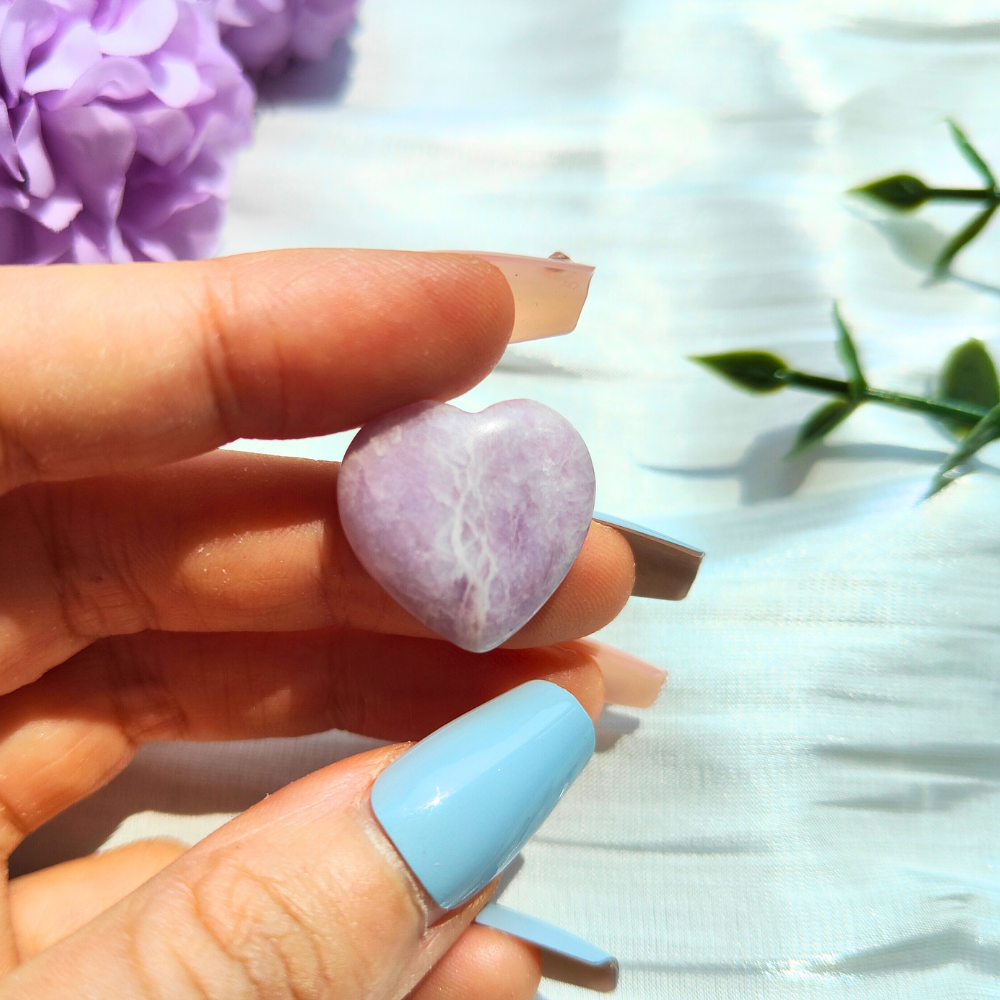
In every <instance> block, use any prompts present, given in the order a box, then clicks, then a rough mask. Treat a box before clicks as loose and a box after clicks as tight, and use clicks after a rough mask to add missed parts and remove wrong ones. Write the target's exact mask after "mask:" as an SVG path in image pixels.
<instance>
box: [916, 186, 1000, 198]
mask: <svg viewBox="0 0 1000 1000" xmlns="http://www.w3.org/2000/svg"><path fill="white" fill-rule="evenodd" d="M927 197H928V198H929V199H934V200H936V201H996V200H997V192H996V191H995V190H994V189H993V188H929V189H928V191H927Z"/></svg>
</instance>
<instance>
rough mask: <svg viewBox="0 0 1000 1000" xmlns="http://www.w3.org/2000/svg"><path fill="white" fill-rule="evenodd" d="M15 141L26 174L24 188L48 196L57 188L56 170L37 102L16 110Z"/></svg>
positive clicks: (36, 195) (29, 192)
mask: <svg viewBox="0 0 1000 1000" xmlns="http://www.w3.org/2000/svg"><path fill="white" fill-rule="evenodd" d="M15 121H16V125H15V132H14V141H15V142H16V143H17V153H18V156H19V157H20V158H21V168H22V169H23V170H24V172H25V174H27V183H26V185H25V190H26V191H27V192H28V194H30V195H31V196H32V197H34V198H48V196H49V195H50V194H52V192H53V191H55V189H56V179H55V174H53V172H52V164H51V162H50V161H49V154H48V151H47V150H46V148H45V143H44V142H42V121H41V115H40V114H39V111H38V104H37V103H36V102H35V101H30V102H28V103H27V104H22V105H21V106H20V107H19V108H17V110H16V114H15Z"/></svg>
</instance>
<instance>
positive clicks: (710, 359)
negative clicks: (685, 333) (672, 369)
mask: <svg viewBox="0 0 1000 1000" xmlns="http://www.w3.org/2000/svg"><path fill="white" fill-rule="evenodd" d="M691 360H692V361H697V362H698V364H700V365H704V366H705V367H706V368H707V369H708V370H709V371H711V372H714V373H715V374H716V375H719V376H721V377H722V378H724V379H726V380H727V381H728V382H732V383H733V384H734V385H738V386H739V387H740V388H741V389H747V390H748V391H749V392H776V391H777V390H778V389H784V387H785V383H784V382H783V381H782V380H781V379H780V378H779V377H778V372H781V371H784V370H785V369H787V368H788V365H787V364H786V363H785V362H784V361H782V360H781V358H779V357H776V356H775V355H774V354H768V353H767V352H766V351H731V352H729V353H728V354H703V355H701V356H699V357H692V358H691Z"/></svg>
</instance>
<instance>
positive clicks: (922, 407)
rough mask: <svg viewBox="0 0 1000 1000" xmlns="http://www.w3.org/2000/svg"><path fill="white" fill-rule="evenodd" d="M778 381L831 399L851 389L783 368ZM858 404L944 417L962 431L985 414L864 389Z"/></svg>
mask: <svg viewBox="0 0 1000 1000" xmlns="http://www.w3.org/2000/svg"><path fill="white" fill-rule="evenodd" d="M776 375H777V378H779V379H781V381H782V382H786V383H787V384H788V385H794V386H795V387H796V388H798V389H806V390H808V391H810V392H822V393H826V394H827V395H832V396H843V397H844V399H848V398H849V397H850V386H849V385H848V384H847V382H844V381H842V380H841V379H836V378H825V377H824V376H822V375H809V374H807V373H806V372H797V371H792V370H791V369H789V368H785V369H783V370H782V371H779V372H777V373H776ZM858 402H861V403H881V404H882V405H883V406H895V407H897V408H898V409H902V410H918V411H919V412H921V413H929V414H930V415H931V416H934V417H944V418H946V419H948V420H954V421H955V422H956V423H960V424H962V425H964V426H965V427H974V426H975V425H976V424H978V423H979V421H980V420H982V419H983V417H985V416H986V414H987V412H988V411H987V410H986V409H984V408H983V407H981V406H972V405H971V404H969V403H959V402H956V401H954V400H951V401H948V402H945V401H944V400H937V399H924V397H923V396H911V395H909V394H908V393H905V392H893V391H892V390H890V389H873V388H871V387H870V386H869V387H867V388H866V389H865V390H864V392H863V394H862V395H861V397H860V399H859V400H858Z"/></svg>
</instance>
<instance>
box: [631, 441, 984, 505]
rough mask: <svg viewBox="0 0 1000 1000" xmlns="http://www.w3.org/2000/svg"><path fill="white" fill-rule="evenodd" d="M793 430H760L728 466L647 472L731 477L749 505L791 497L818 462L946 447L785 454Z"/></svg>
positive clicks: (886, 457)
mask: <svg viewBox="0 0 1000 1000" xmlns="http://www.w3.org/2000/svg"><path fill="white" fill-rule="evenodd" d="M797 435H798V428H797V427H795V426H788V427H781V428H778V429H777V430H771V431H764V432H763V433H761V434H759V435H758V436H757V437H756V438H754V440H753V441H752V442H751V443H750V445H749V447H748V448H747V450H746V451H745V452H744V453H743V456H742V458H740V460H739V461H738V462H734V463H733V464H732V465H719V466H693V467H683V466H668V465H644V466H643V468H646V469H649V470H650V471H651V472H662V473H664V474H665V475H671V476H682V477H685V478H692V479H736V480H738V481H739V484H740V504H741V505H743V506H751V505H753V504H757V503H763V502H765V501H768V500H778V499H781V498H783V497H788V496H792V494H794V493H795V491H796V490H798V488H799V487H800V486H801V485H802V484H803V483H804V482H805V480H806V477H807V476H808V475H809V472H810V471H811V470H812V468H813V466H814V465H816V463H817V462H823V461H833V462H836V461H852V462H885V461H892V462H910V463H912V464H914V465H928V466H934V467H936V466H938V465H940V464H941V463H942V462H943V461H944V460H945V458H946V457H947V454H948V453H947V452H946V451H943V450H942V451H938V450H937V449H933V448H908V447H905V446H903V445H892V444H866V443H863V442H860V443H852V444H827V443H826V442H821V443H819V444H816V445H813V446H812V447H811V448H808V449H807V450H806V451H803V452H800V453H799V454H797V455H793V456H792V457H790V458H787V457H786V456H787V455H788V452H789V451H790V450H791V448H792V446H793V445H794V443H795V440H796V437H797ZM977 468H978V469H980V470H981V471H987V472H993V473H994V474H996V473H1000V469H996V468H994V467H993V466H989V465H985V464H983V463H980V464H979V465H978V466H977Z"/></svg>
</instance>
